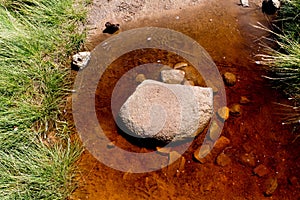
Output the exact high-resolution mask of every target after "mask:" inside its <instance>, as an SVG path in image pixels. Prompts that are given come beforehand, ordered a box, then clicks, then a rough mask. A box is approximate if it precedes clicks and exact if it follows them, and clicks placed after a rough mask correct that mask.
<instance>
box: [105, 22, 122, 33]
mask: <svg viewBox="0 0 300 200" xmlns="http://www.w3.org/2000/svg"><path fill="white" fill-rule="evenodd" d="M105 27H106V28H105V29H104V30H103V33H108V34H114V33H115V32H117V31H118V30H119V29H120V25H119V24H112V23H110V22H106V23H105Z"/></svg>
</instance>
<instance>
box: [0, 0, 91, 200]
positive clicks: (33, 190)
mask: <svg viewBox="0 0 300 200" xmlns="http://www.w3.org/2000/svg"><path fill="white" fill-rule="evenodd" d="M75 3H76V4H75ZM86 3H87V2H86V1H83V0H77V2H74V1H73V0H0V199H3V200H5V199H51V200H53V199H64V198H66V197H67V196H68V194H69V193H70V192H71V191H72V189H73V188H74V184H73V182H72V178H73V176H74V170H75V167H74V165H73V164H74V162H75V161H76V159H77V158H78V157H79V155H80V154H81V151H82V148H81V146H80V145H79V144H78V143H77V142H76V141H75V142H74V141H73V142H71V141H70V131H69V129H68V123H67V120H66V119H64V118H63V115H62V113H61V110H62V109H61V107H62V105H64V103H65V102H64V99H65V97H66V96H67V95H69V91H70V81H68V80H69V78H68V74H69V73H68V72H69V70H68V68H66V67H65V66H66V65H67V64H68V63H69V62H70V59H69V57H70V55H71V53H73V52H75V51H78V50H79V48H80V46H81V44H82V43H83V40H84V38H85V35H84V33H83V32H80V31H79V28H78V27H79V25H80V23H82V22H83V21H84V19H85V15H86V11H85V9H84V6H85V4H86ZM74 5H76V6H74ZM50 136H51V137H50Z"/></svg>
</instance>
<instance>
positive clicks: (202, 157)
mask: <svg viewBox="0 0 300 200" xmlns="http://www.w3.org/2000/svg"><path fill="white" fill-rule="evenodd" d="M209 152H210V146H209V145H207V144H205V145H202V146H201V147H199V148H198V149H197V150H196V151H195V152H194V157H195V158H196V159H197V160H198V161H199V162H200V163H202V164H203V163H205V162H206V161H207V159H206V155H207V154H209Z"/></svg>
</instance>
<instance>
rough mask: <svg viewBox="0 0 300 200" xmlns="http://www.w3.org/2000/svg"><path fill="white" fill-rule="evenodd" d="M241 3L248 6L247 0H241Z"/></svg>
mask: <svg viewBox="0 0 300 200" xmlns="http://www.w3.org/2000/svg"><path fill="white" fill-rule="evenodd" d="M241 4H242V6H243V7H249V1H248V0H241Z"/></svg>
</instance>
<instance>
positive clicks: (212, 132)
mask: <svg viewBox="0 0 300 200" xmlns="http://www.w3.org/2000/svg"><path fill="white" fill-rule="evenodd" d="M219 130H220V127H219V125H218V124H217V122H216V121H213V122H212V123H211V125H210V129H209V137H210V139H211V140H212V141H216V140H217V139H218V138H219V136H220V132H219Z"/></svg>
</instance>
